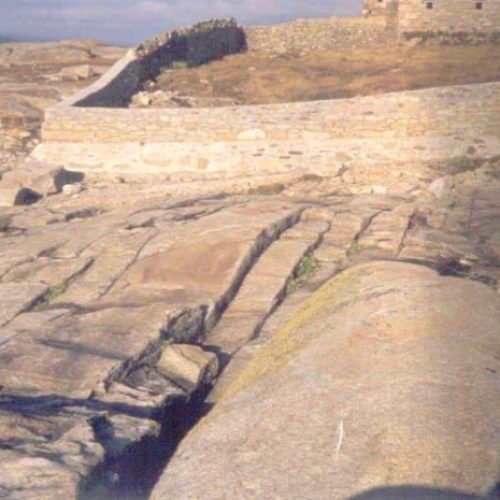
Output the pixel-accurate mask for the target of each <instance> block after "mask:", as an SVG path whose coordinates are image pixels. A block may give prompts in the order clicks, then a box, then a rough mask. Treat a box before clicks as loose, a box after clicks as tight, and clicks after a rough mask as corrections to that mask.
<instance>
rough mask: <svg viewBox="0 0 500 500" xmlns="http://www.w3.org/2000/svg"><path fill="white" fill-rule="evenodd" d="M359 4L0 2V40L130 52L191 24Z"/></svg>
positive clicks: (328, 0) (348, 10)
mask: <svg viewBox="0 0 500 500" xmlns="http://www.w3.org/2000/svg"><path fill="white" fill-rule="evenodd" d="M361 4H362V0H0V37H9V38H10V37H11V38H16V39H22V40H61V39H68V38H93V39H95V40H98V41H101V42H108V43H115V44H120V45H127V46H133V45H136V44H137V43H139V42H140V41H141V40H144V39H145V38H148V37H150V36H153V35H156V34H158V33H161V32H163V31H168V30H169V29H172V28H175V27H178V26H185V25H190V24H192V23H194V22H197V21H203V20H207V19H214V18H220V17H235V18H236V20H237V21H238V22H239V23H240V24H242V25H245V26H249V25H254V24H274V23H278V22H282V21H286V20H289V19H295V18H297V17H329V16H333V15H337V16H346V15H354V14H359V13H360V11H361Z"/></svg>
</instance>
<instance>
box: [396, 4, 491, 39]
mask: <svg viewBox="0 0 500 500" xmlns="http://www.w3.org/2000/svg"><path fill="white" fill-rule="evenodd" d="M479 5H480V6H481V9H478V8H476V6H479ZM430 6H432V8H428V7H430ZM399 33H400V37H401V38H402V39H409V38H413V37H424V38H427V39H432V38H437V39H440V38H441V39H445V38H446V37H448V38H449V39H453V38H455V39H456V40H457V41H459V42H475V41H487V40H490V41H498V38H500V36H499V35H500V2H498V1H497V0H432V1H422V0H405V1H404V2H400V5H399ZM467 35H468V36H467Z"/></svg>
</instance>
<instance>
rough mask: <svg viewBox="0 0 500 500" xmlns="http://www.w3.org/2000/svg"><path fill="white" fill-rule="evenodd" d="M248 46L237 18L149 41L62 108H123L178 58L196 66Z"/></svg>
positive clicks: (182, 30) (209, 22)
mask: <svg viewBox="0 0 500 500" xmlns="http://www.w3.org/2000/svg"><path fill="white" fill-rule="evenodd" d="M244 49H245V34H244V32H243V30H242V29H241V28H239V27H238V25H237V24H236V21H235V20H234V19H224V20H215V21H208V22H204V23H199V24H196V25H194V26H192V27H190V28H180V29H177V30H173V31H170V32H167V33H164V34H162V35H159V36H157V37H154V38H151V39H149V40H146V41H145V42H143V43H141V44H140V45H139V46H138V47H136V48H135V49H133V50H130V51H129V52H128V53H127V54H126V55H125V56H124V57H123V58H122V59H120V60H119V61H117V62H116V64H115V65H114V66H113V67H112V68H111V69H110V70H109V71H107V72H106V73H105V74H104V75H103V76H102V77H101V78H100V79H99V80H98V81H97V82H96V83H95V84H93V85H91V86H89V87H87V88H86V89H84V90H82V91H81V92H79V93H77V94H75V95H74V96H72V97H70V98H69V99H66V100H65V101H63V102H61V103H60V104H59V105H58V106H59V107H63V108H65V107H68V106H84V107H96V106H102V107H122V106H125V105H127V103H128V102H129V100H130V98H131V97H132V96H133V95H134V94H135V93H136V92H137V91H138V90H140V88H141V87H142V85H143V84H144V82H145V81H147V80H149V79H151V78H154V77H155V76H157V75H158V74H159V72H160V70H161V68H164V67H168V66H169V65H170V64H171V63H172V62H174V61H184V62H185V63H186V64H188V65H191V66H196V65H198V64H202V63H205V62H208V61H212V60H215V59H220V58H221V57H223V56H225V55H227V54H233V53H237V52H241V51H242V50H244Z"/></svg>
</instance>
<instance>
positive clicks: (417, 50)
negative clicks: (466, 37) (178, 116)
mask: <svg viewBox="0 0 500 500" xmlns="http://www.w3.org/2000/svg"><path fill="white" fill-rule="evenodd" d="M498 79H500V46H498V45H480V46H417V47H385V48H383V49H380V48H373V49H371V50H369V49H355V50H341V51H340V50H339V51H335V52H315V53H310V54H307V55H303V56H290V55H288V56H285V55H283V56H278V57H271V56H269V55H267V54H262V53H247V54H239V55H234V56H228V57H225V58H224V59H223V60H220V61H216V62H213V63H210V64H207V65H204V66H200V67H197V68H186V67H184V68H183V67H182V66H179V65H177V66H176V69H168V70H165V71H164V72H163V73H162V74H161V75H160V76H159V77H158V81H157V83H158V88H159V89H161V90H165V91H177V92H181V93H182V94H184V95H189V96H193V97H202V98H221V97H223V98H233V99H236V100H237V101H238V102H239V103H241V104H262V103H274V102H283V101H305V100H318V99H334V98H342V97H352V96H356V95H368V94H379V93H383V92H389V91H400V90H412V89H419V88H425V87H434V86H445V85H455V84H468V83H480V82H489V81H495V80H498Z"/></svg>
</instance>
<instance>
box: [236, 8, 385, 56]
mask: <svg viewBox="0 0 500 500" xmlns="http://www.w3.org/2000/svg"><path fill="white" fill-rule="evenodd" d="M245 33H246V35H247V45H248V48H249V50H258V51H264V52H269V53H273V54H281V53H287V52H292V53H299V54H301V53H307V52H310V51H314V50H335V49H348V48H353V47H354V48H356V47H367V46H374V45H384V44H386V43H388V42H389V41H390V40H391V39H392V38H393V37H392V34H391V33H390V32H388V30H387V26H386V20H385V19H384V18H382V17H373V18H368V19H365V18H362V17H359V18H358V17H353V18H335V17H333V18H330V19H297V20H295V21H292V22H290V23H284V24H279V25H276V26H254V27H250V28H246V29H245Z"/></svg>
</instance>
